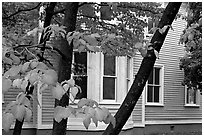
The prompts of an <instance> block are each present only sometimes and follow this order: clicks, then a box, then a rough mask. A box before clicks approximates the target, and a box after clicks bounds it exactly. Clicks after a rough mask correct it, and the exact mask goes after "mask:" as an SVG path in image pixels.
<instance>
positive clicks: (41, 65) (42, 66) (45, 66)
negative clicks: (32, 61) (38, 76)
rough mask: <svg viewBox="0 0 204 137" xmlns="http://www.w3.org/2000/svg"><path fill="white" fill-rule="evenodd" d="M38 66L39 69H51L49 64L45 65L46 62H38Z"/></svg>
mask: <svg viewBox="0 0 204 137" xmlns="http://www.w3.org/2000/svg"><path fill="white" fill-rule="evenodd" d="M36 68H38V69H45V70H46V69H49V67H48V66H47V65H45V63H43V62H38V65H37V67H36Z"/></svg>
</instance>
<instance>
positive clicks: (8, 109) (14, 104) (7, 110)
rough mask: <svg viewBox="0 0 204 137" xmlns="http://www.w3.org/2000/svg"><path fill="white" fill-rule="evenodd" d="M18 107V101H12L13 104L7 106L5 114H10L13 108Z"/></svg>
mask: <svg viewBox="0 0 204 137" xmlns="http://www.w3.org/2000/svg"><path fill="white" fill-rule="evenodd" d="M16 105H17V103H16V101H11V102H10V103H9V104H8V105H7V106H6V108H5V111H4V112H5V113H7V112H10V111H11V109H12V107H14V106H16Z"/></svg>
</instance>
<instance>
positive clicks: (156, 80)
mask: <svg viewBox="0 0 204 137" xmlns="http://www.w3.org/2000/svg"><path fill="white" fill-rule="evenodd" d="M154 71H155V80H154V82H155V83H154V84H156V85H159V84H160V82H159V81H160V78H159V77H160V74H159V73H160V68H154Z"/></svg>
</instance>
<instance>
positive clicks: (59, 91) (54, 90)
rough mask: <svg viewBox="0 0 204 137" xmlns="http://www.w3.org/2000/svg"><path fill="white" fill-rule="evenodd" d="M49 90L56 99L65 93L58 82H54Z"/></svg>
mask: <svg viewBox="0 0 204 137" xmlns="http://www.w3.org/2000/svg"><path fill="white" fill-rule="evenodd" d="M51 90H52V96H53V97H54V98H56V99H58V100H60V99H61V98H62V96H63V95H64V94H65V93H66V92H65V90H64V88H63V87H62V86H61V85H60V84H59V83H56V86H53V88H52V89H51Z"/></svg>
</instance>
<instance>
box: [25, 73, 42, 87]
mask: <svg viewBox="0 0 204 137" xmlns="http://www.w3.org/2000/svg"><path fill="white" fill-rule="evenodd" d="M26 77H27V79H28V80H29V82H30V83H31V84H34V83H35V82H36V81H39V78H40V76H39V73H37V72H35V71H30V73H28V74H27V75H26ZM25 79H26V78H25Z"/></svg>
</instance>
